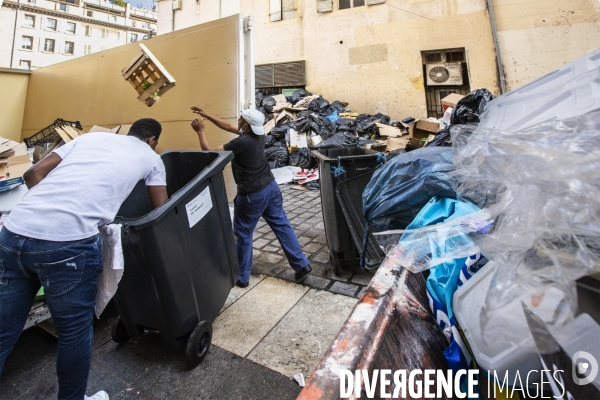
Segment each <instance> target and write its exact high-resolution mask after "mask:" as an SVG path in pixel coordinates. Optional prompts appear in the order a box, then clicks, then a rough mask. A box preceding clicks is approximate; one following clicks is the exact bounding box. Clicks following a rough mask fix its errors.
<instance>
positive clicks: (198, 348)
mask: <svg viewBox="0 0 600 400" xmlns="http://www.w3.org/2000/svg"><path fill="white" fill-rule="evenodd" d="M211 340H212V324H211V323H210V322H208V321H200V323H199V324H198V325H196V328H194V331H193V332H192V334H191V335H190V337H189V339H188V341H187V346H186V348H185V360H186V361H187V364H188V366H189V367H190V368H194V367H195V366H197V365H198V364H200V363H201V362H202V360H204V357H206V354H207V353H208V348H209V347H210V342H211Z"/></svg>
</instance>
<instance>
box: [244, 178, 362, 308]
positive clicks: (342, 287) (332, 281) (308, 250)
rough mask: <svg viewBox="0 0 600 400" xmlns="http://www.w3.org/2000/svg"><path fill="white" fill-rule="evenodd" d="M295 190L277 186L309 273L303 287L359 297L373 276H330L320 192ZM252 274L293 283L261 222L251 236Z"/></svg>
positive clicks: (277, 247)
mask: <svg viewBox="0 0 600 400" xmlns="http://www.w3.org/2000/svg"><path fill="white" fill-rule="evenodd" d="M297 187H298V186H294V185H281V186H280V188H281V192H282V194H283V206H284V209H285V212H286V214H287V216H288V219H289V220H290V222H291V224H292V226H293V228H294V230H295V231H296V235H297V236H298V240H299V242H300V245H301V246H302V249H303V250H304V254H305V255H306V256H307V257H308V259H309V260H310V263H311V266H312V269H313V272H312V274H311V275H310V276H309V277H308V278H307V279H306V280H305V281H304V282H303V284H304V285H307V286H310V287H312V288H315V289H321V290H327V291H329V292H333V293H337V294H342V295H345V296H350V297H355V298H357V297H359V296H360V295H361V294H362V292H363V290H364V288H365V287H366V285H368V283H369V281H370V280H371V278H372V277H373V274H371V273H368V272H353V271H343V272H342V273H341V274H339V275H335V274H334V273H333V266H332V265H331V263H330V262H329V247H328V246H327V238H326V237H325V227H324V224H323V214H322V211H321V196H320V192H319V191H317V190H315V191H312V190H296V189H294V188H297ZM252 274H255V275H258V274H262V275H267V276H273V277H277V278H280V279H284V280H287V281H294V271H293V269H292V268H291V267H290V266H289V264H288V262H287V260H286V258H285V255H284V254H283V250H282V249H281V246H280V245H279V242H278V241H277V239H276V238H275V234H274V233H273V232H272V231H271V228H269V226H268V225H267V224H266V222H265V221H264V220H263V219H262V218H261V220H260V222H259V223H258V226H257V228H256V231H255V233H254V264H253V268H252Z"/></svg>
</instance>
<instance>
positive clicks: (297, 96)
mask: <svg viewBox="0 0 600 400" xmlns="http://www.w3.org/2000/svg"><path fill="white" fill-rule="evenodd" d="M306 96H312V94H311V93H310V92H307V91H306V90H304V89H298V90H296V91H294V93H292V95H291V96H290V97H286V99H287V101H289V102H290V103H292V104H296V103H297V102H299V101H300V100H302V99H303V98H304V97H306Z"/></svg>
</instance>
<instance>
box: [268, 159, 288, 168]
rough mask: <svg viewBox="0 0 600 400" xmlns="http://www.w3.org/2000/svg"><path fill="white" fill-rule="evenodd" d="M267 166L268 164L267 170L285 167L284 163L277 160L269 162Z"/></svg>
mask: <svg viewBox="0 0 600 400" xmlns="http://www.w3.org/2000/svg"><path fill="white" fill-rule="evenodd" d="M268 164H269V168H271V169H277V168H283V167H285V166H286V165H287V164H286V163H284V162H281V161H278V160H276V161H269V162H268Z"/></svg>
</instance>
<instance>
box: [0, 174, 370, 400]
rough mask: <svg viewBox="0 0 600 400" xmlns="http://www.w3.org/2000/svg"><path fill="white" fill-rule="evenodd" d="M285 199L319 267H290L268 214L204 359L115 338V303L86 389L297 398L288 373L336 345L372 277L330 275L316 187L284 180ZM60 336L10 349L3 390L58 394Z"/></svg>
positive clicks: (28, 336) (114, 395)
mask: <svg viewBox="0 0 600 400" xmlns="http://www.w3.org/2000/svg"><path fill="white" fill-rule="evenodd" d="M281 189H282V192H283V196H284V207H285V210H286V212H287V213H288V217H289V219H290V221H291V223H292V226H293V227H294V229H295V230H296V234H297V235H298V238H299V241H300V244H301V245H302V246H303V249H304V252H305V254H306V255H307V257H308V258H309V259H310V262H311V265H312V267H313V273H312V274H311V275H310V276H309V277H308V278H307V279H306V280H305V281H304V282H303V284H297V283H295V282H294V272H293V270H292V268H291V267H290V266H289V264H288V263H287V261H286V259H285V255H284V254H283V251H282V249H281V246H280V245H279V243H278V241H277V239H276V238H275V235H274V234H273V233H272V232H271V229H270V228H269V227H268V226H267V225H266V224H265V222H264V221H262V220H261V221H260V222H259V226H258V227H257V230H256V233H255V242H254V266H253V271H252V277H251V280H250V283H251V285H250V286H249V287H248V288H246V289H240V288H237V287H235V288H234V289H233V290H232V291H231V293H230V295H229V298H228V300H227V302H226V304H225V306H224V307H223V311H222V312H221V314H220V315H219V317H218V318H217V320H216V321H215V322H214V324H213V329H214V332H213V341H212V345H211V348H210V351H209V354H208V355H207V357H206V359H205V360H204V361H203V362H202V363H201V364H200V365H199V366H198V367H196V368H195V369H193V370H189V369H188V368H187V367H186V365H185V358H184V351H183V349H181V348H180V349H172V348H170V347H168V346H167V345H165V344H163V343H162V341H161V339H160V336H159V335H157V334H155V333H146V334H144V335H143V336H142V337H141V338H137V339H135V340H133V341H131V342H129V343H127V344H124V345H117V344H116V343H114V342H112V340H111V328H112V325H113V323H114V321H115V319H116V316H117V313H116V311H115V308H114V307H112V306H111V305H109V307H108V309H107V310H106V311H105V312H104V314H103V315H102V316H101V319H100V320H98V321H96V322H95V326H94V352H93V360H92V369H91V373H90V380H89V385H88V394H93V393H95V392H96V391H98V390H101V389H103V390H106V391H107V392H108V393H109V395H110V396H111V399H119V400H124V399H146V400H152V399H156V400H158V399H169V400H178V399H222V398H227V399H257V400H259V399H260V400H265V399H266V400H268V399H274V400H275V399H277V400H284V399H295V398H296V396H297V395H298V393H299V392H300V387H299V386H298V384H297V383H296V382H295V381H294V380H292V379H291V377H292V376H293V375H294V374H296V373H299V372H302V373H303V374H304V376H305V378H308V376H309V375H310V374H311V373H312V371H313V370H314V368H315V367H316V365H317V363H318V362H319V360H320V359H321V357H322V356H323V354H324V353H325V351H326V350H327V348H328V347H329V345H330V344H331V341H332V340H333V338H334V337H335V335H336V333H337V332H338V330H339V329H340V327H341V326H342V324H343V323H344V321H345V319H346V318H347V316H348V315H349V314H350V312H351V310H352V308H353V307H354V304H355V303H356V299H357V297H358V296H360V294H361V293H362V291H363V290H364V288H365V286H366V285H367V284H368V282H369V280H370V279H371V275H370V274H368V273H364V272H351V271H344V272H343V273H341V274H339V275H337V276H336V275H334V274H333V270H332V266H331V264H330V263H329V249H328V247H327V240H326V237H325V231H324V226H323V219H322V214H321V204H320V194H319V192H318V191H304V190H295V189H293V186H288V185H283V186H281ZM55 356H56V339H55V338H54V337H53V336H52V335H50V334H49V333H47V332H45V331H44V330H42V329H41V328H39V327H34V328H31V329H28V330H26V331H25V332H24V333H23V334H22V336H21V338H20V339H19V341H18V343H17V345H16V346H15V350H14V351H13V353H12V354H11V355H10V356H9V357H8V359H7V362H6V365H5V368H4V372H3V376H2V379H1V380H0V399H2V400H5V399H6V400H8V399H27V400H35V399H55V398H56V393H57V383H56V375H55V370H54V363H55Z"/></svg>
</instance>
